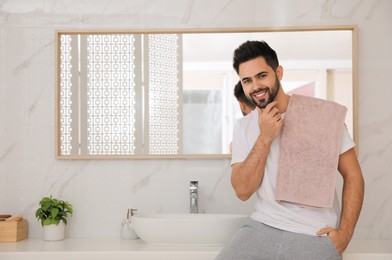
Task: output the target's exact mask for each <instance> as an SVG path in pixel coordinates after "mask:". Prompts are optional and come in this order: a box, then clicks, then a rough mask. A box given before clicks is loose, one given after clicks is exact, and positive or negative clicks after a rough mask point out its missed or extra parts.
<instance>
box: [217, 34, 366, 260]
mask: <svg viewBox="0 0 392 260" xmlns="http://www.w3.org/2000/svg"><path fill="white" fill-rule="evenodd" d="M233 67H234V69H235V70H236V72H237V74H238V75H239V77H240V81H241V84H242V86H243V89H244V92H245V94H246V95H247V97H248V99H250V100H252V101H253V103H254V104H255V105H256V106H257V108H256V109H255V110H254V111H253V112H251V113H250V114H249V115H248V116H246V117H243V118H241V119H239V121H238V122H237V124H236V127H235V130H234V135H233V155H232V174H231V182H232V186H233V188H234V190H235V192H236V194H237V196H238V197H239V198H240V199H241V200H247V199H249V198H250V197H251V196H252V195H253V194H255V195H256V196H257V197H256V203H255V212H254V213H253V214H252V215H251V218H250V219H249V220H248V222H247V223H246V224H245V225H244V226H243V227H242V228H241V229H240V230H239V231H238V232H237V234H236V235H235V236H234V237H233V238H232V240H231V241H230V242H229V243H228V244H227V245H226V247H225V248H224V249H223V250H222V252H221V253H220V254H219V255H218V257H217V259H219V260H220V259H224V260H228V259H233V260H234V259H235V260H239V259H240V260H246V259H290V260H296V259H298V260H307V259H309V260H310V259H311V260H315V259H317V260H320V259H328V260H330V259H342V254H343V252H344V250H345V249H346V247H347V246H348V244H349V242H350V240H351V238H352V236H353V233H354V227H355V225H356V222H357V220H358V217H359V214H360V210H361V207H362V202H363V196H364V181H363V177H362V172H361V169H360V166H359V163H358V161H357V158H356V154H355V151H354V149H353V147H354V143H353V141H352V139H351V137H350V136H349V134H348V132H347V130H346V129H345V130H344V131H345V132H344V134H343V138H342V139H343V140H342V144H341V149H340V156H339V158H338V160H339V161H338V170H339V172H340V174H341V175H342V177H343V181H344V186H343V193H342V207H341V212H339V211H340V210H339V205H338V202H337V199H336V193H335V200H334V206H333V207H332V208H315V207H304V206H301V205H299V204H294V203H288V202H278V201H276V200H275V194H274V191H275V184H276V178H277V172H278V168H279V165H278V163H279V148H280V146H279V142H280V133H281V129H282V125H283V121H284V119H283V117H284V115H283V114H284V113H285V112H286V109H287V106H288V103H289V101H290V96H288V95H286V94H285V93H284V91H283V89H282V87H281V84H280V81H281V80H282V77H283V68H282V67H281V66H280V65H279V61H278V58H277V55H276V53H275V51H274V50H273V49H271V48H270V46H269V45H268V44H267V43H265V42H262V41H261V42H260V41H248V42H245V43H243V44H242V45H241V46H239V47H238V48H237V49H236V50H235V52H234V58H233ZM320 116H322V115H320ZM331 223H332V224H331Z"/></svg>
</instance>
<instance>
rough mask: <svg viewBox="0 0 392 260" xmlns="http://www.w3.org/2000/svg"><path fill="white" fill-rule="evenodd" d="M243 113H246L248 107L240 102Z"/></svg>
mask: <svg viewBox="0 0 392 260" xmlns="http://www.w3.org/2000/svg"><path fill="white" fill-rule="evenodd" d="M240 107H241V111H246V105H245V103H244V102H242V101H240Z"/></svg>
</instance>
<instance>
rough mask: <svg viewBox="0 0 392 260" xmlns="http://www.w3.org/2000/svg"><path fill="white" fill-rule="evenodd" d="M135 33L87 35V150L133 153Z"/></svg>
mask: <svg viewBox="0 0 392 260" xmlns="http://www.w3.org/2000/svg"><path fill="white" fill-rule="evenodd" d="M134 41H135V37H134V35H129V34H128V35H126V34H119V35H89V36H88V37H87V141H88V145H87V151H88V153H89V154H90V155H97V154H98V155H113V154H134V151H135V142H134V141H135V140H134V137H135V71H134V69H135V47H134Z"/></svg>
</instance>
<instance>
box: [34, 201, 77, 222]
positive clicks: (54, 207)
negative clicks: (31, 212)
mask: <svg viewBox="0 0 392 260" xmlns="http://www.w3.org/2000/svg"><path fill="white" fill-rule="evenodd" d="M39 205H40V206H41V207H40V208H38V209H37V211H36V212H35V216H36V218H37V219H38V220H40V221H41V225H42V226H44V225H52V224H56V225H58V224H59V223H60V221H63V222H64V223H65V224H67V217H68V215H72V213H73V208H72V205H71V204H70V203H69V202H67V201H63V200H58V199H55V198H53V197H52V195H51V196H50V197H44V198H42V199H41V201H40V202H39Z"/></svg>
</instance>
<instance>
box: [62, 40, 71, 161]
mask: <svg viewBox="0 0 392 260" xmlns="http://www.w3.org/2000/svg"><path fill="white" fill-rule="evenodd" d="M71 41H72V38H71V36H70V35H61V38H60V42H61V43H60V49H61V55H60V70H61V74H60V140H61V146H60V149H61V154H62V155H70V154H71V149H72V147H71V140H72V136H71V131H72V128H71V116H72V109H71V104H72V100H71V96H72V92H71V86H72V82H71V77H72V74H71V67H72V65H71V60H72V55H71Z"/></svg>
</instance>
